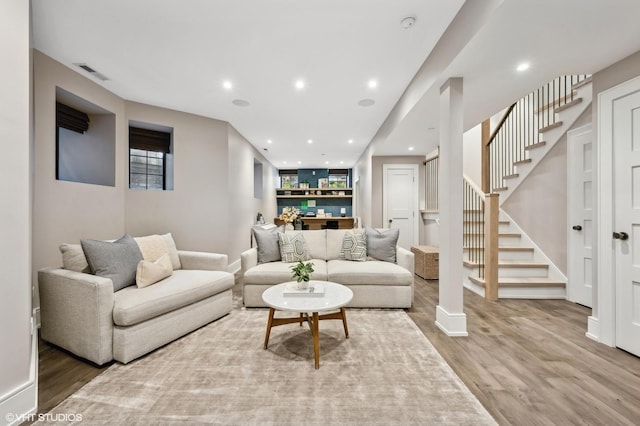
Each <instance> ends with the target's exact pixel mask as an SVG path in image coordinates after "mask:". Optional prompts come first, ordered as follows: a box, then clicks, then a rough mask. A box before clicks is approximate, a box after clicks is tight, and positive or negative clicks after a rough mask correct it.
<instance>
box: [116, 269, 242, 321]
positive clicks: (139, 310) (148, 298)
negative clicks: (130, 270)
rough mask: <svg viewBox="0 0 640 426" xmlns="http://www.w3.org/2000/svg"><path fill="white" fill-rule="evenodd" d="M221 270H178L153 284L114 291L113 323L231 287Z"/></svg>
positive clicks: (173, 307) (169, 308)
mask: <svg viewBox="0 0 640 426" xmlns="http://www.w3.org/2000/svg"><path fill="white" fill-rule="evenodd" d="M233 284H234V280H233V275H232V274H229V273H228V272H222V271H198V270H187V269H181V270H178V271H174V273H173V275H172V276H171V277H169V278H167V279H165V280H162V281H160V282H158V283H156V284H154V285H151V286H149V287H144V288H138V287H127V288H124V289H122V290H120V291H118V292H117V293H115V294H114V306H113V322H114V323H115V324H116V325H118V326H130V325H134V324H138V323H140V322H142V321H145V320H148V319H151V318H155V317H157V316H159V315H162V314H165V313H167V312H171V311H174V310H176V309H178V308H181V307H183V306H187V305H190V304H192V303H195V302H198V301H200V300H203V299H205V298H207V297H210V296H213V295H215V294H218V293H221V292H223V291H225V290H228V289H230V288H231V287H233Z"/></svg>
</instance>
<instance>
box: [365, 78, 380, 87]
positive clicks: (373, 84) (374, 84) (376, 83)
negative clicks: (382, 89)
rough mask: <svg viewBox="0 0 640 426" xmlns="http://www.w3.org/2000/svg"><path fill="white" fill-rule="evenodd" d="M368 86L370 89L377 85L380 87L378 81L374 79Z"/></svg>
mask: <svg viewBox="0 0 640 426" xmlns="http://www.w3.org/2000/svg"><path fill="white" fill-rule="evenodd" d="M367 86H369V89H375V88H376V87H378V82H377V81H376V80H374V79H371V80H369V82H368V83H367Z"/></svg>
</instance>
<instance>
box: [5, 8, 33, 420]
mask: <svg viewBox="0 0 640 426" xmlns="http://www.w3.org/2000/svg"><path fill="white" fill-rule="evenodd" d="M29 43H30V37H29V2H26V1H23V0H4V1H2V2H0V93H1V94H2V95H1V96H0V135H1V136H2V137H0V151H1V152H2V155H0V185H1V189H0V194H2V196H1V197H0V234H2V238H1V239H0V258H2V267H1V268H0V348H1V349H0V416H1V417H0V424H10V423H12V420H13V419H12V418H10V417H8V416H10V415H11V414H18V415H23V414H27V413H28V412H29V411H31V410H34V409H35V406H36V397H37V396H36V386H35V382H34V380H35V373H36V372H37V368H36V365H34V364H35V361H36V360H37V356H35V354H34V353H33V352H32V351H35V349H36V348H35V347H32V338H31V294H32V292H31V263H30V262H31V254H30V253H31V170H32V168H31V159H30V157H31V136H32V135H31V133H30V102H29V101H30V81H31V67H30V52H29ZM32 355H33V356H34V357H33V358H32Z"/></svg>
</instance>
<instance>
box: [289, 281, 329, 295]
mask: <svg viewBox="0 0 640 426" xmlns="http://www.w3.org/2000/svg"><path fill="white" fill-rule="evenodd" d="M283 294H284V295H285V296H319V297H322V296H324V285H323V284H322V283H314V284H311V285H310V286H309V288H305V289H300V288H298V284H297V283H291V284H287V285H286V286H285V287H284V291H283Z"/></svg>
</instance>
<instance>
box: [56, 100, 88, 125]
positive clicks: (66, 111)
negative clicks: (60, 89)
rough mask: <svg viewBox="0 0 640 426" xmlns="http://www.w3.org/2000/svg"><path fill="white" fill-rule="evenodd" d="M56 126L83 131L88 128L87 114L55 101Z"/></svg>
mask: <svg viewBox="0 0 640 426" xmlns="http://www.w3.org/2000/svg"><path fill="white" fill-rule="evenodd" d="M56 126H58V127H62V128H64V129H69V130H71V131H74V132H77V133H84V132H86V131H87V129H89V116H88V115H87V114H85V113H84V112H82V111H78V110H77V109H74V108H71V107H70V106H67V105H65V104H61V103H60V102H56Z"/></svg>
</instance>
